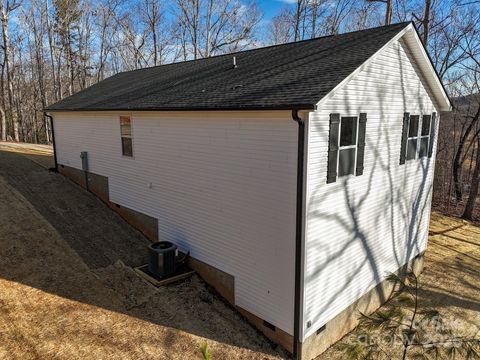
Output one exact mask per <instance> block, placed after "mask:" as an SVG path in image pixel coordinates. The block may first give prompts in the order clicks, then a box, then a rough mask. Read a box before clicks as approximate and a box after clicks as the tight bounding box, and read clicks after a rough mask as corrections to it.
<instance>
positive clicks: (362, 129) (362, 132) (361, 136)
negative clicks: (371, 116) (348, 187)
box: [355, 113, 367, 176]
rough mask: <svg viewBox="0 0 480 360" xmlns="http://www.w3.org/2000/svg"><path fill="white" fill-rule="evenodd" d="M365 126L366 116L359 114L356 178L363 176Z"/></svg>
mask: <svg viewBox="0 0 480 360" xmlns="http://www.w3.org/2000/svg"><path fill="white" fill-rule="evenodd" d="M366 126H367V114H366V113H360V119H359V120H358V144H357V169H356V171H355V174H356V176H359V175H363V158H364V156H365V128H366Z"/></svg>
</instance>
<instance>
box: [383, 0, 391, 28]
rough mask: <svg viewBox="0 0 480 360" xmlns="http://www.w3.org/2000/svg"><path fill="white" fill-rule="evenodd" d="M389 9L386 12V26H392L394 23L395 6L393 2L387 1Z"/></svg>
mask: <svg viewBox="0 0 480 360" xmlns="http://www.w3.org/2000/svg"><path fill="white" fill-rule="evenodd" d="M386 5H387V9H386V12H385V25H390V24H391V23H392V14H393V6H392V0H386Z"/></svg>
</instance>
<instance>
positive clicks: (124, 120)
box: [120, 116, 133, 157]
mask: <svg viewBox="0 0 480 360" xmlns="http://www.w3.org/2000/svg"><path fill="white" fill-rule="evenodd" d="M120 137H121V141H122V155H123V156H128V157H133V142H132V121H131V119H130V116H120Z"/></svg>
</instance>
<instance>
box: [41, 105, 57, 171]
mask: <svg viewBox="0 0 480 360" xmlns="http://www.w3.org/2000/svg"><path fill="white" fill-rule="evenodd" d="M43 116H45V117H47V118H49V119H50V126H51V127H52V143H53V159H54V161H55V167H54V168H53V169H51V170H53V171H55V172H58V161H57V146H56V145H55V130H54V129H55V127H54V126H53V117H52V116H51V115H48V113H47V112H46V111H44V112H43Z"/></svg>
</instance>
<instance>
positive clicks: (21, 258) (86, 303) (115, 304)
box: [0, 176, 283, 360]
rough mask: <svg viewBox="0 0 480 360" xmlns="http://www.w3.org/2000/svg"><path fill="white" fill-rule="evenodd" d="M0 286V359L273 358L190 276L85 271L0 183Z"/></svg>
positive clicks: (122, 269) (275, 354)
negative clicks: (165, 278)
mask: <svg viewBox="0 0 480 360" xmlns="http://www.w3.org/2000/svg"><path fill="white" fill-rule="evenodd" d="M0 289H1V292H0V339H1V341H0V359H22V360H23V359H69V360H70V359H201V352H200V347H201V346H202V344H204V342H208V344H209V348H210V351H211V353H212V355H213V356H214V358H215V359H233V358H238V359H264V358H269V359H275V358H282V357H283V355H282V354H283V353H282V352H281V351H277V350H274V349H273V348H272V346H271V345H270V344H269V343H268V342H267V341H266V340H265V339H264V338H263V337H261V336H259V335H258V333H257V332H256V331H255V330H253V329H252V328H251V327H250V326H249V325H248V324H246V323H245V322H244V321H243V320H242V319H241V318H240V317H239V316H238V315H237V314H236V313H235V312H234V311H233V310H232V309H230V308H228V307H227V306H226V305H225V304H224V303H223V302H221V301H220V300H219V299H218V298H216V297H215V296H214V295H212V294H211V293H209V292H208V290H207V289H206V287H205V285H204V283H203V282H202V281H201V280H199V279H198V278H197V277H194V278H192V279H191V280H190V281H188V282H185V283H183V284H179V285H175V286H171V287H167V288H162V289H154V288H152V287H151V286H150V285H148V284H146V283H145V282H143V281H142V280H141V279H140V278H139V277H138V276H136V275H135V274H134V273H133V271H132V270H131V268H129V267H127V266H125V265H123V264H122V263H121V262H117V263H115V264H112V265H110V266H107V267H105V268H101V269H96V270H94V271H93V270H91V269H90V268H89V267H88V266H87V265H86V264H85V262H84V261H83V259H82V258H81V257H80V256H79V255H78V254H77V253H76V252H75V251H74V250H73V249H72V248H71V247H70V246H69V244H68V243H67V242H66V241H65V240H64V239H63V238H62V237H61V236H60V235H59V233H58V232H57V231H56V230H55V229H54V228H53V227H52V226H51V225H50V223H48V222H47V221H46V220H45V219H44V218H43V217H42V216H41V215H40V214H39V213H38V212H37V211H36V209H35V208H33V207H32V206H31V204H30V203H29V202H28V201H27V200H26V199H25V198H24V197H23V196H22V195H21V194H20V193H18V191H16V190H15V189H14V188H12V187H11V186H10V185H9V184H8V183H7V182H6V181H4V180H3V178H2V177H1V176H0ZM169 324H170V326H169ZM182 329H189V331H188V332H187V331H184V330H182ZM217 339H218V340H217Z"/></svg>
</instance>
